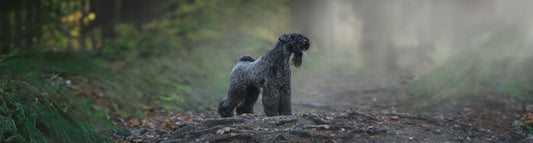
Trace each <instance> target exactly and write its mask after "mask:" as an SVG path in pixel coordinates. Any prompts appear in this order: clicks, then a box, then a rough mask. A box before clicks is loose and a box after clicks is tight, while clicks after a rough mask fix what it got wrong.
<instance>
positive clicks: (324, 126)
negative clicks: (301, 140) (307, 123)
mask: <svg viewBox="0 0 533 143" xmlns="http://www.w3.org/2000/svg"><path fill="white" fill-rule="evenodd" d="M329 128H330V126H329V125H318V126H317V127H316V129H318V130H328V129H329Z"/></svg>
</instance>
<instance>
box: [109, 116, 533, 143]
mask: <svg viewBox="0 0 533 143" xmlns="http://www.w3.org/2000/svg"><path fill="white" fill-rule="evenodd" d="M115 123H116V124H117V125H119V126H123V127H124V128H126V129H127V130H128V131H129V132H130V133H131V135H130V136H127V137H125V136H120V135H117V134H115V133H113V132H107V133H108V134H109V135H110V136H113V137H115V138H116V139H117V141H128V142H533V139H532V138H531V137H528V135H527V134H525V133H523V130H522V128H521V127H520V126H507V127H501V126H496V125H489V124H484V123H472V122H468V121H465V120H463V119H461V117H451V116H444V115H433V114H416V115H415V114H408V113H398V112H395V111H388V110H380V111H376V110H375V109H370V108H358V109H350V110H346V111H342V112H328V113H297V114H295V115H292V116H276V117H266V116H263V115H257V114H244V115H239V116H235V117H230V118H219V117H218V116H217V115H212V114H205V113H192V112H189V113H179V112H170V111H165V110H156V111H154V112H153V114H152V115H150V116H148V117H146V118H145V119H142V120H138V119H130V120H128V121H125V120H121V119H117V120H116V121H115Z"/></svg>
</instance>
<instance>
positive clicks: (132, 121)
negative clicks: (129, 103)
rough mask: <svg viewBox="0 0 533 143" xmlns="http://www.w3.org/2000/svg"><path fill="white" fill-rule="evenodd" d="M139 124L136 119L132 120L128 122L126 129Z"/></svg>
mask: <svg viewBox="0 0 533 143" xmlns="http://www.w3.org/2000/svg"><path fill="white" fill-rule="evenodd" d="M140 124H141V122H140V121H139V120H138V119H133V120H130V121H129V122H128V123H127V125H128V127H133V126H138V125H140Z"/></svg>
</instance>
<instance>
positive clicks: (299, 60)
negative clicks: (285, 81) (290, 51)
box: [292, 53, 302, 68]
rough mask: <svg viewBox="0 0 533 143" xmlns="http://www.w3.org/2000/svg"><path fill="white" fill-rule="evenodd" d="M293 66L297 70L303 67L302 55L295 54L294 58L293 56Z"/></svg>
mask: <svg viewBox="0 0 533 143" xmlns="http://www.w3.org/2000/svg"><path fill="white" fill-rule="evenodd" d="M292 65H294V66H295V67H297V68H299V67H300V65H302V53H294V56H292Z"/></svg>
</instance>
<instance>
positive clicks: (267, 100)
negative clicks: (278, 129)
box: [217, 34, 310, 117]
mask: <svg viewBox="0 0 533 143" xmlns="http://www.w3.org/2000/svg"><path fill="white" fill-rule="evenodd" d="M309 46H310V41H309V39H308V38H307V37H305V36H304V35H301V34H284V35H282V36H280V37H279V40H278V42H277V43H276V45H275V46H274V48H273V49H272V50H271V51H269V52H268V53H266V54H264V55H263V56H261V57H259V58H257V60H255V59H254V58H252V57H251V56H249V55H244V56H241V57H240V58H239V60H238V62H237V64H236V65H235V67H233V70H232V71H231V76H230V87H229V91H228V93H227V95H226V97H224V99H222V101H221V102H220V103H219V105H218V109H217V112H218V114H220V116H222V117H231V116H233V110H234V109H235V108H236V111H237V114H243V113H253V105H254V104H255V102H256V101H257V98H258V96H259V93H260V89H262V90H263V92H262V93H263V94H262V95H263V100H262V101H263V107H264V112H265V114H266V115H267V116H278V115H291V69H290V59H289V58H290V56H291V55H293V58H292V64H293V65H294V66H295V67H296V68H299V67H300V65H301V64H302V56H303V55H307V53H306V51H307V50H308V49H309Z"/></svg>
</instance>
